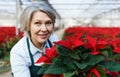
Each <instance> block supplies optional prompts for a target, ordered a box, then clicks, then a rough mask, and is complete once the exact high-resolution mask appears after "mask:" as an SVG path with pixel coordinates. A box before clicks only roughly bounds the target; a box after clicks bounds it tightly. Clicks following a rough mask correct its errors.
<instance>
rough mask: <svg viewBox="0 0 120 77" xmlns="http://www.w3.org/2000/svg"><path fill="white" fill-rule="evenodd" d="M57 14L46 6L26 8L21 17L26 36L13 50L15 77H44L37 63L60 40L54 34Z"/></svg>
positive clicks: (11, 59) (12, 59) (11, 57)
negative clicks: (47, 49)
mask: <svg viewBox="0 0 120 77" xmlns="http://www.w3.org/2000/svg"><path fill="white" fill-rule="evenodd" d="M55 18H56V17H55V14H54V12H53V11H52V9H51V8H49V7H47V6H44V5H31V6H28V7H26V8H25V9H24V10H23V11H22V13H21V15H20V25H21V30H22V31H23V32H24V33H25V36H24V37H23V38H21V40H20V41H19V42H18V43H17V44H16V45H15V46H14V47H13V48H12V49H11V52H10V62H11V68H12V73H13V75H14V77H42V75H37V71H38V70H39V69H40V68H41V66H39V65H37V66H36V65H35V62H36V61H37V60H38V58H40V57H41V56H42V55H43V54H45V49H46V48H50V47H52V45H53V42H55V41H58V38H57V37H56V36H55V35H54V34H53V30H54V23H55Z"/></svg>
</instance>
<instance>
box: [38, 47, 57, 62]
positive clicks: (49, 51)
mask: <svg viewBox="0 0 120 77" xmlns="http://www.w3.org/2000/svg"><path fill="white" fill-rule="evenodd" d="M57 55H58V53H57V52H56V46H55V45H54V46H53V47H52V48H51V49H46V54H45V55H43V56H42V57H40V58H39V59H38V60H37V61H36V63H41V62H44V63H51V62H52V59H53V58H54V57H56V56H57Z"/></svg>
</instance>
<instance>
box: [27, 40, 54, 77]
mask: <svg viewBox="0 0 120 77" xmlns="http://www.w3.org/2000/svg"><path fill="white" fill-rule="evenodd" d="M48 43H49V46H50V47H52V43H51V42H50V40H48ZM27 46H28V51H29V55H30V59H31V63H32V64H31V66H30V67H29V69H30V74H31V77H42V76H43V75H38V74H37V72H38V70H39V69H40V68H41V66H35V65H34V59H33V56H32V53H31V51H30V44H29V40H28V38H27Z"/></svg>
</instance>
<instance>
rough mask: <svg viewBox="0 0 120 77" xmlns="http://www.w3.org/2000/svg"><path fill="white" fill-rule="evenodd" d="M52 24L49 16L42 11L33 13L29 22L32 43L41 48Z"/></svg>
mask: <svg viewBox="0 0 120 77" xmlns="http://www.w3.org/2000/svg"><path fill="white" fill-rule="evenodd" d="M53 28H54V25H53V22H52V20H51V18H50V17H49V16H48V15H47V14H46V13H44V12H42V11H37V12H35V13H34V14H33V16H32V18H31V22H30V38H31V41H32V43H33V44H34V45H35V46H36V47H37V48H39V49H42V48H43V46H44V43H45V42H46V41H47V39H48V38H49V37H50V35H51V33H52V31H53Z"/></svg>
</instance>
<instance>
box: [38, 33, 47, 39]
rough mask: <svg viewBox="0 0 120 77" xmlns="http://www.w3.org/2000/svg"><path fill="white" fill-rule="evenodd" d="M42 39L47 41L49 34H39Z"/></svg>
mask: <svg viewBox="0 0 120 77" xmlns="http://www.w3.org/2000/svg"><path fill="white" fill-rule="evenodd" d="M38 36H39V37H40V38H41V39H46V38H47V36H48V34H38Z"/></svg>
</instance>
